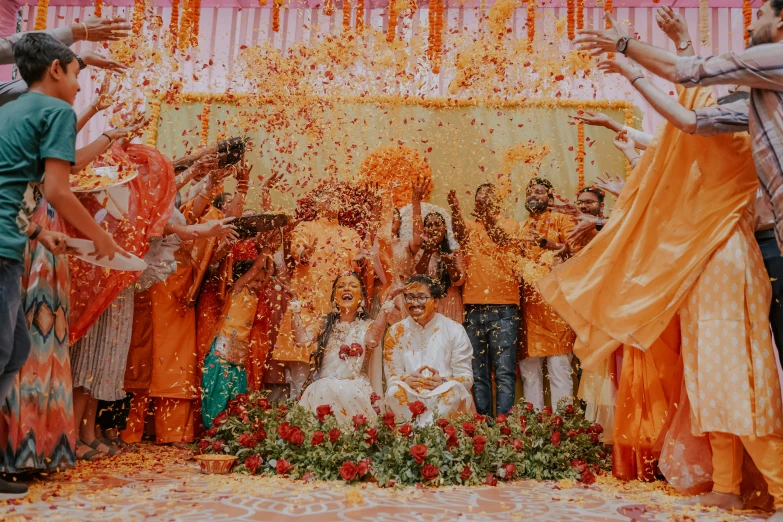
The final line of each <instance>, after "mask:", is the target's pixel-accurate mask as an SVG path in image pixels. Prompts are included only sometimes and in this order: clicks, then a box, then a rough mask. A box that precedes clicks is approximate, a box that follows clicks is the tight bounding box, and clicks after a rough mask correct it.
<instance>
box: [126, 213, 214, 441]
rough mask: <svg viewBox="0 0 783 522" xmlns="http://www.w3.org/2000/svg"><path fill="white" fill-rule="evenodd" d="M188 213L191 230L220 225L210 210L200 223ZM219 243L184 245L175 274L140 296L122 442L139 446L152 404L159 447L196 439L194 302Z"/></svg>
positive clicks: (131, 348)
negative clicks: (197, 226)
mask: <svg viewBox="0 0 783 522" xmlns="http://www.w3.org/2000/svg"><path fill="white" fill-rule="evenodd" d="M190 208H192V207H186V209H185V213H184V214H185V218H186V221H187V223H188V224H192V223H195V222H199V221H201V222H203V221H208V220H212V219H221V218H222V215H221V213H220V211H218V210H217V209H215V208H213V207H208V208H207V210H206V212H205V213H204V214H203V216H201V217H196V216H194V215H193V214H192V212H191V211H190ZM216 243H217V240H216V239H215V238H209V239H201V240H196V241H184V242H183V243H182V245H181V246H180V249H179V250H178V251H177V253H176V259H177V271H176V272H175V273H174V274H173V275H171V276H170V277H169V278H168V279H166V280H165V281H162V282H160V283H157V284H156V285H154V286H152V287H151V288H150V289H149V290H147V291H145V292H143V293H141V294H139V295H137V296H136V301H135V304H137V305H138V306H139V307H138V308H135V309H134V317H133V336H132V338H131V347H130V352H129V353H128V365H127V368H126V371H125V390H126V391H128V392H131V393H133V394H134V396H133V401H132V404H131V411H130V413H129V416H128V423H127V428H126V429H125V430H124V431H123V432H122V434H121V436H122V438H123V440H125V441H126V442H129V443H134V442H140V441H141V438H142V436H143V434H144V420H145V418H146V414H147V411H148V410H149V405H150V401H151V400H153V399H154V406H155V437H156V440H157V442H158V443H187V442H193V439H194V402H193V401H194V399H196V398H197V396H198V385H197V381H196V365H197V356H196V353H197V349H196V312H195V296H196V294H197V290H198V288H199V286H200V285H201V282H202V280H203V278H204V274H205V273H206V269H207V265H208V263H209V260H210V258H211V257H212V252H213V251H214V248H215V246H216Z"/></svg>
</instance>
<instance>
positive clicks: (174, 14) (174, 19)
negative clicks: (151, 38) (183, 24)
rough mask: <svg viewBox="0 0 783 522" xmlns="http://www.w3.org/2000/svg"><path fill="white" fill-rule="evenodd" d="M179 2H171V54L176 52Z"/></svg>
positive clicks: (177, 0)
mask: <svg viewBox="0 0 783 522" xmlns="http://www.w3.org/2000/svg"><path fill="white" fill-rule="evenodd" d="M178 33H179V0H171V21H170V22H169V46H170V47H171V52H174V51H176V50H177V40H178V39H179V34H178Z"/></svg>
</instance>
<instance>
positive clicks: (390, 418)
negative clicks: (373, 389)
mask: <svg viewBox="0 0 783 522" xmlns="http://www.w3.org/2000/svg"><path fill="white" fill-rule="evenodd" d="M383 424H384V425H385V426H386V427H387V428H389V429H390V430H392V431H394V428H395V426H396V424H395V422H394V413H392V412H389V413H385V414H384V415H383Z"/></svg>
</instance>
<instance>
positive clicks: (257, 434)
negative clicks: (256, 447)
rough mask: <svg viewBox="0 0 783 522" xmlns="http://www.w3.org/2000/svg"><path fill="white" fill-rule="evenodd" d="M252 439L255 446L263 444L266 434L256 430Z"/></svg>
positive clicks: (261, 429)
mask: <svg viewBox="0 0 783 522" xmlns="http://www.w3.org/2000/svg"><path fill="white" fill-rule="evenodd" d="M253 439H254V440H255V441H256V444H258V443H259V442H263V441H265V440H266V432H265V431H264V429H263V428H258V429H257V430H256V432H255V433H253Z"/></svg>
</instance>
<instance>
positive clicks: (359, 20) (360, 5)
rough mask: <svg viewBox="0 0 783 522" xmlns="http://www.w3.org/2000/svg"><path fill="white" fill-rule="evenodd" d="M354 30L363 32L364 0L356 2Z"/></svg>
mask: <svg viewBox="0 0 783 522" xmlns="http://www.w3.org/2000/svg"><path fill="white" fill-rule="evenodd" d="M356 32H357V33H362V32H364V0H357V2H356Z"/></svg>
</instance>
